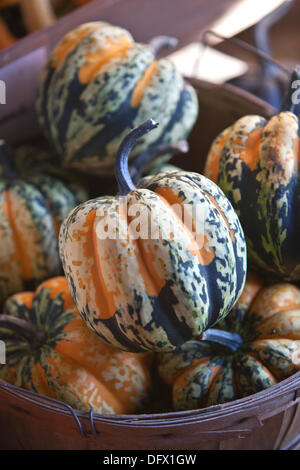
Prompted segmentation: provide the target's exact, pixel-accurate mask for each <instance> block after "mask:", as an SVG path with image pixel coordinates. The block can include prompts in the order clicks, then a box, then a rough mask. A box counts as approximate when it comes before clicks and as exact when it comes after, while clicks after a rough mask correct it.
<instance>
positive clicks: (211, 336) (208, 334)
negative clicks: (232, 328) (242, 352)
mask: <svg viewBox="0 0 300 470" xmlns="http://www.w3.org/2000/svg"><path fill="white" fill-rule="evenodd" d="M201 339H202V340H204V341H212V342H214V343H219V344H221V345H222V346H226V347H227V348H229V349H231V350H232V351H233V352H236V351H237V350H238V349H239V348H240V347H241V346H242V344H243V339H242V337H241V336H240V335H239V334H238V333H230V332H229V331H224V330H217V329H215V328H211V329H209V330H206V331H205V332H204V333H203V335H202V337H201Z"/></svg>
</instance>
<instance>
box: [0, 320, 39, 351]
mask: <svg viewBox="0 0 300 470" xmlns="http://www.w3.org/2000/svg"><path fill="white" fill-rule="evenodd" d="M0 328H7V329H10V330H12V331H13V332H15V333H16V334H18V335H21V336H23V337H24V338H26V339H27V341H29V342H30V344H31V345H32V346H33V347H39V346H42V345H43V344H44V343H45V341H46V333H45V331H43V330H41V329H39V328H37V327H36V326H34V325H32V323H29V322H28V321H26V320H23V319H22V318H18V317H14V316H12V315H5V314H3V315H0Z"/></svg>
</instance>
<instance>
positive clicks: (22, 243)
mask: <svg viewBox="0 0 300 470" xmlns="http://www.w3.org/2000/svg"><path fill="white" fill-rule="evenodd" d="M3 196H4V201H5V203H4V206H3V209H4V213H5V216H6V218H7V220H8V222H9V225H10V226H11V229H12V236H13V240H14V245H15V253H14V255H13V260H19V262H20V271H21V276H22V278H23V279H25V280H30V279H32V269H31V260H30V256H29V255H28V248H27V242H26V240H25V239H24V237H23V235H22V233H21V231H20V230H19V228H18V226H17V224H16V220H17V219H18V216H19V209H16V208H14V205H13V203H12V200H11V197H10V193H9V191H4V193H3ZM25 209H26V208H25ZM23 210H24V207H23Z"/></svg>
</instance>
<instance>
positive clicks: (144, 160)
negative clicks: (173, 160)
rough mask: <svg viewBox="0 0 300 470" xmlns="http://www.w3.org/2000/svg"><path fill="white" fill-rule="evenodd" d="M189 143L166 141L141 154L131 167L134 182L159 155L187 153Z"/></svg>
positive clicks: (184, 141)
mask: <svg viewBox="0 0 300 470" xmlns="http://www.w3.org/2000/svg"><path fill="white" fill-rule="evenodd" d="M188 151H189V144H188V142H187V141H186V140H180V141H179V142H176V143H174V144H172V143H166V144H161V145H158V146H157V147H154V148H152V149H150V150H147V151H146V152H144V153H142V154H141V155H139V156H138V157H137V158H136V159H135V161H134V163H133V165H132V166H131V169H130V175H131V178H132V180H133V182H134V183H136V182H137V181H138V180H139V178H140V177H141V175H142V174H143V172H144V170H145V169H146V167H147V166H148V165H149V163H153V162H154V161H155V160H157V159H158V158H159V157H161V156H162V155H165V154H171V155H172V156H173V155H176V154H177V153H187V152H188Z"/></svg>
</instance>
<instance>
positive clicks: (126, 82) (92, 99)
mask: <svg viewBox="0 0 300 470" xmlns="http://www.w3.org/2000/svg"><path fill="white" fill-rule="evenodd" d="M175 42H177V41H175V40H174V38H169V37H165V36H159V37H158V38H154V39H153V40H152V41H151V42H150V43H149V44H148V45H147V44H139V43H136V42H135V41H134V40H133V38H132V36H131V34H130V33H129V32H128V31H126V30H125V29H122V28H120V27H117V26H113V25H110V24H108V23H104V22H92V23H86V24H82V25H80V26H79V27H77V28H76V29H74V30H72V31H71V32H69V33H68V34H67V35H66V36H65V37H64V38H63V39H62V40H61V41H60V42H59V44H58V45H57V47H56V48H55V49H54V51H53V52H52V54H51V56H50V59H49V61H48V64H47V65H46V67H45V68H44V71H43V72H42V74H41V78H40V86H39V93H38V99H37V113H38V116H39V122H40V125H41V128H42V129H43V131H44V133H45V135H46V136H47V138H48V140H49V142H50V143H51V145H52V146H53V147H54V148H55V150H56V152H57V154H58V155H60V157H61V159H62V161H63V164H64V166H68V167H76V168H80V169H81V170H82V171H86V172H91V173H95V172H96V173H99V174H107V175H113V172H114V163H115V155H116V152H117V149H118V147H119V145H120V143H121V141H122V139H123V138H124V137H125V136H126V134H127V133H128V132H129V131H130V130H131V129H133V128H134V127H136V126H137V125H139V124H141V123H142V122H144V121H145V120H146V119H148V118H149V117H150V116H151V117H153V118H154V119H157V120H159V121H160V129H157V130H156V131H155V132H154V133H153V134H152V135H151V136H147V137H146V136H145V137H144V139H142V140H141V141H140V142H139V143H138V145H137V147H136V148H135V150H134V153H133V154H132V159H133V158H134V157H136V156H137V155H140V154H141V153H143V152H144V151H145V150H146V149H149V148H150V147H153V148H154V147H155V146H157V145H160V144H163V143H170V142H171V143H173V142H177V141H179V140H182V139H185V138H187V136H188V134H189V132H190V131H191V129H192V127H193V125H194V123H195V121H196V118H197V114H198V99H197V95H196V92H195V90H194V89H193V88H192V87H191V86H190V85H189V84H187V83H186V82H185V81H184V79H183V77H182V76H181V74H180V73H179V72H178V71H177V69H176V68H175V66H174V65H173V64H172V62H171V61H169V60H168V59H166V58H162V59H157V58H156V55H157V53H158V51H159V49H160V48H161V47H165V46H172V45H173V44H175Z"/></svg>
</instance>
